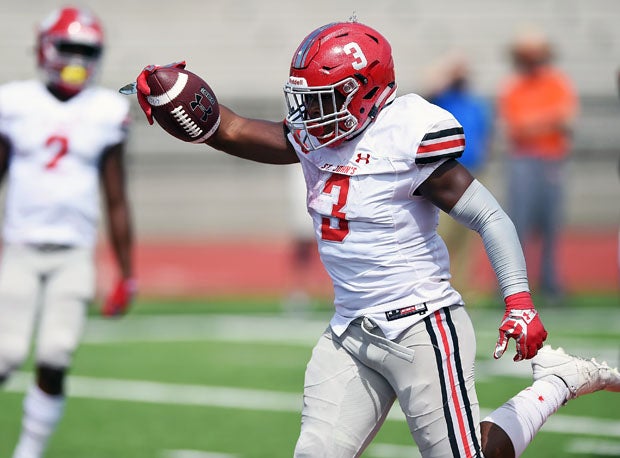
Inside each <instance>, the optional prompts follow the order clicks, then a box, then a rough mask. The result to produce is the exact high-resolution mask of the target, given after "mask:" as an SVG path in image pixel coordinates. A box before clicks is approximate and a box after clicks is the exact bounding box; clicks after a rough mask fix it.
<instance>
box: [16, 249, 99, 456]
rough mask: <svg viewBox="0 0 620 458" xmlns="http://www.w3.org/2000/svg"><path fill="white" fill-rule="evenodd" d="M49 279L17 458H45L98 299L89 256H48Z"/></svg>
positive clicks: (72, 253) (76, 252) (74, 251)
mask: <svg viewBox="0 0 620 458" xmlns="http://www.w3.org/2000/svg"><path fill="white" fill-rule="evenodd" d="M46 258H47V259H46V263H47V265H48V266H47V267H48V268H49V269H50V270H49V275H48V276H47V279H46V286H45V298H44V306H43V309H42V312H41V317H40V322H39V328H38V336H37V345H36V353H35V359H36V364H37V383H36V385H33V386H31V387H30V389H29V390H28V393H27V394H26V398H25V399H24V417H23V420H22V431H21V434H20V438H19V441H18V444H17V447H16V449H15V452H14V455H13V456H14V458H22V457H24V458H25V457H28V458H31V457H40V456H42V455H43V452H44V450H45V448H46V446H47V442H48V440H49V438H50V437H51V435H52V434H53V432H54V431H55V429H56V426H57V425H58V423H59V421H60V419H61V418H62V415H63V412H64V406H65V392H64V380H65V373H66V369H67V368H68V367H69V366H70V364H71V359H72V356H73V353H74V351H75V350H76V348H77V346H78V344H79V340H80V338H81V335H82V331H83V328H84V324H85V321H86V312H87V306H88V303H89V302H90V301H91V300H92V298H93V295H94V268H93V263H92V253H91V252H90V250H82V249H72V250H67V251H61V252H54V253H48V254H46Z"/></svg>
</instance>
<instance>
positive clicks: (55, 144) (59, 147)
mask: <svg viewBox="0 0 620 458" xmlns="http://www.w3.org/2000/svg"><path fill="white" fill-rule="evenodd" d="M45 146H47V147H48V148H50V149H52V150H55V151H56V153H55V154H54V156H53V157H52V158H51V159H50V160H49V161H48V162H47V163H46V164H45V168H46V169H47V170H50V169H53V168H54V167H56V166H57V165H58V161H60V159H61V158H62V157H63V156H64V155H65V154H67V151H69V139H68V138H67V137H62V136H60V135H52V136H51V137H49V138H48V139H47V141H46V142H45Z"/></svg>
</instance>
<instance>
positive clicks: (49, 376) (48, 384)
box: [37, 364, 67, 396]
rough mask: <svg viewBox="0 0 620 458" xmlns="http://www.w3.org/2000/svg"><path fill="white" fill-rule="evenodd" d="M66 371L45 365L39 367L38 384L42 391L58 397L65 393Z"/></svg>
mask: <svg viewBox="0 0 620 458" xmlns="http://www.w3.org/2000/svg"><path fill="white" fill-rule="evenodd" d="M66 372H67V371H66V369H65V368H62V367H51V366H46V365H44V364H40V365H38V366H37V384H38V385H39V388H41V390H42V391H43V392H45V393H47V394H49V395H52V396H57V395H60V394H63V393H64V380H65V374H66Z"/></svg>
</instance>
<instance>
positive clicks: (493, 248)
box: [450, 180, 529, 297]
mask: <svg viewBox="0 0 620 458" xmlns="http://www.w3.org/2000/svg"><path fill="white" fill-rule="evenodd" d="M450 216H452V217H453V218H454V219H456V220H457V221H459V222H460V223H461V224H464V225H465V226H467V227H469V228H470V229H472V230H475V231H477V232H478V233H479V234H480V237H481V238H482V242H483V243H484V247H485V250H486V252H487V256H488V258H489V261H490V262H491V265H492V267H493V270H494V271H495V275H496V276H497V281H498V283H499V286H500V288H501V291H502V295H503V296H504V297H507V296H510V295H511V294H515V293H518V292H522V291H529V285H528V280H527V269H526V265H525V257H524V256H523V250H522V248H521V244H520V242H519V237H518V235H517V231H516V230H515V227H514V224H513V223H512V221H511V220H510V218H509V217H508V215H507V214H506V213H505V212H504V211H503V210H502V208H501V207H500V205H499V204H498V203H497V201H496V200H495V198H494V197H493V195H492V194H491V193H490V192H489V191H488V190H487V189H486V188H485V187H484V186H483V185H482V184H481V183H480V182H479V181H477V180H474V181H473V182H472V183H471V185H470V186H469V188H467V190H466V191H465V193H464V194H463V196H462V197H461V199H460V200H459V201H458V202H457V203H456V205H455V206H454V208H453V209H452V211H450Z"/></svg>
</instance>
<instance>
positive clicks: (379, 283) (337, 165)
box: [289, 94, 465, 338]
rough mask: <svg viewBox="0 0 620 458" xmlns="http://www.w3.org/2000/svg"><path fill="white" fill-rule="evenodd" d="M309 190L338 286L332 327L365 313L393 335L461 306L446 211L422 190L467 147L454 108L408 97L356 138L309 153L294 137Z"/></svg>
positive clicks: (323, 252)
mask: <svg viewBox="0 0 620 458" xmlns="http://www.w3.org/2000/svg"><path fill="white" fill-rule="evenodd" d="M289 141H290V142H291V143H292V144H293V145H294V146H295V149H296V151H297V154H298V156H299V158H300V162H301V166H302V168H303V171H304V176H305V179H306V184H307V188H308V195H307V204H308V211H309V213H310V215H311V216H312V220H313V223H314V230H315V235H316V238H317V240H318V246H319V252H320V255H321V259H322V261H323V263H324V265H325V268H326V270H327V272H328V274H329V275H330V277H331V279H332V281H333V284H334V293H335V299H334V305H335V309H336V311H335V314H334V316H333V318H332V320H331V326H332V329H333V330H334V332H336V334H338V335H341V334H342V333H343V332H344V330H345V329H346V328H347V326H348V324H349V323H350V322H351V321H352V320H353V319H355V318H356V317H359V316H362V315H364V316H369V317H371V318H373V319H374V320H375V321H376V322H377V324H379V326H380V327H381V329H382V330H383V332H384V333H385V335H386V337H388V338H394V337H396V336H397V335H398V334H399V333H400V332H401V331H403V330H404V329H406V328H407V327H409V326H411V325H412V324H413V323H415V322H417V321H419V320H420V319H422V318H424V316H425V315H426V314H427V313H431V312H433V311H435V310H438V309H439V308H442V307H445V306H450V305H454V304H462V303H463V302H462V299H461V296H460V295H459V294H458V293H457V292H456V291H455V290H454V289H453V288H452V286H451V285H450V282H449V279H450V269H449V258H448V251H447V248H446V246H445V244H444V242H443V240H442V239H441V238H440V237H439V235H438V234H437V231H436V228H437V224H438V220H439V209H438V208H437V207H436V206H434V205H433V204H432V203H431V202H429V201H428V200H426V199H425V198H423V197H420V196H417V195H415V193H414V192H415V191H416V189H417V188H418V186H420V184H422V183H423V182H424V181H425V180H426V179H427V178H428V177H429V175H430V174H431V173H432V172H433V171H434V170H435V169H436V168H437V167H438V166H439V165H440V164H441V163H443V162H444V161H445V160H446V159H447V158H454V157H459V156H460V155H461V154H462V152H463V150H464V147H465V138H464V135H463V129H462V127H461V126H460V124H459V123H458V122H457V121H456V119H455V118H454V117H453V116H452V115H451V114H450V113H449V112H447V111H445V110H443V109H442V108H439V107H438V106H436V105H433V104H431V103H429V102H427V101H426V100H424V99H423V98H422V97H420V96H418V95H415V94H409V95H406V96H402V97H398V98H396V99H395V100H394V102H392V103H391V104H390V105H388V106H386V107H384V108H383V109H382V111H381V112H380V114H379V116H378V117H377V119H376V120H375V121H374V122H373V123H372V124H371V125H370V126H369V127H368V128H367V129H366V130H365V131H364V132H363V134H361V135H360V136H358V137H357V138H355V139H353V140H351V141H347V142H344V143H343V144H342V145H341V146H338V147H336V148H328V147H327V148H321V149H319V150H316V151H310V152H303V151H302V149H301V147H300V146H299V145H298V144H297V143H296V142H295V141H294V139H293V137H292V135H290V134H289Z"/></svg>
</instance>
